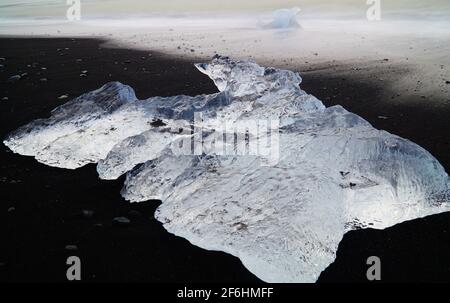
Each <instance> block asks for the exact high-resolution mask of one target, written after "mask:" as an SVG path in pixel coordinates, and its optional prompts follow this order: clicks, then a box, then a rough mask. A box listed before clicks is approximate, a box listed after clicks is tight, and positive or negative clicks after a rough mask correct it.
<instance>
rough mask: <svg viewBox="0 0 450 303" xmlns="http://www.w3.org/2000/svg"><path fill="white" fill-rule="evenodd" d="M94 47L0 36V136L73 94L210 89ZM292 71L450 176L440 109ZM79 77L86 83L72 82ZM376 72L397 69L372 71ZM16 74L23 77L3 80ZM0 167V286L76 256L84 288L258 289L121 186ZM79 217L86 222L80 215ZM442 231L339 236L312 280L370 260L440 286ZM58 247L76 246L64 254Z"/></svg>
mask: <svg viewBox="0 0 450 303" xmlns="http://www.w3.org/2000/svg"><path fill="white" fill-rule="evenodd" d="M101 42H102V41H100V40H94V39H79V38H76V39H44V38H42V39H37V38H33V39H32V38H9V37H5V38H1V39H0V57H4V58H5V59H6V60H5V61H3V62H0V64H2V65H3V67H2V68H0V99H2V98H4V97H7V98H8V100H2V101H0V136H1V137H2V138H4V137H5V136H6V135H7V134H8V132H10V131H12V130H14V129H16V128H17V127H19V126H21V125H23V124H25V123H27V122H29V121H31V120H33V119H36V118H39V117H45V116H47V115H48V113H49V111H50V110H52V109H53V108H54V107H56V106H58V105H60V104H62V103H64V102H66V101H67V100H68V99H66V100H59V99H58V97H59V96H61V95H64V94H67V95H69V98H71V97H76V96H78V95H80V94H82V93H84V92H87V91H90V90H93V89H95V88H98V87H100V86H101V85H103V84H104V83H106V82H108V81H110V80H117V81H121V82H123V83H125V84H129V85H131V86H132V87H133V88H134V89H135V91H136V94H137V96H138V97H140V98H145V97H150V96H156V95H159V96H170V95H177V94H188V95H197V94H201V93H212V92H214V91H215V87H214V85H213V83H212V82H211V81H210V80H209V79H207V78H206V77H205V76H204V75H202V74H200V73H199V72H197V71H196V70H195V68H194V67H193V66H192V62H188V61H181V60H177V59H174V58H170V57H167V56H163V55H161V54H158V53H155V52H147V51H136V50H130V49H106V48H102V47H101ZM66 48H67V49H66ZM79 59H81V60H79ZM43 67H44V68H45V69H43ZM299 68H300V69H301V70H303V71H305V72H303V73H302V76H303V78H304V82H303V84H302V88H303V89H305V90H306V91H308V92H310V93H312V94H314V95H316V96H317V97H318V98H319V99H321V100H324V102H325V103H326V104H327V105H333V104H341V105H343V106H344V107H346V108H347V109H349V110H350V111H353V112H355V113H357V114H359V115H361V116H362V117H364V118H366V119H367V120H368V121H370V122H371V123H372V124H373V125H374V126H375V127H377V128H382V129H385V130H387V131H390V132H392V133H395V134H397V135H400V136H402V137H405V138H408V139H411V140H412V141H414V142H416V143H418V144H420V145H422V146H423V147H425V148H426V149H427V150H429V151H430V152H431V153H432V154H433V155H435V156H436V157H437V158H438V160H440V162H441V163H442V164H443V165H444V166H445V167H446V170H447V171H450V156H449V153H448V151H449V147H450V139H449V132H450V122H449V120H450V119H449V118H450V104H448V103H447V104H444V105H442V106H438V107H435V106H423V104H424V103H423V102H420V101H421V99H423V97H421V96H409V97H408V98H412V99H411V102H408V103H406V102H392V101H389V100H386V98H380V96H382V95H383V96H384V95H386V94H394V95H395V94H396V92H386V90H385V89H384V88H383V87H377V86H374V85H370V83H371V82H370V81H368V79H367V78H365V77H362V76H361V75H362V74H363V73H359V74H355V73H353V72H351V71H352V69H351V68H350V67H348V72H346V69H345V67H344V69H343V71H342V70H341V72H340V73H331V72H330V71H329V70H322V69H317V70H315V69H314V67H311V66H302V67H299ZM83 70H87V71H88V72H87V77H80V73H81V71H83ZM306 70H308V71H306ZM376 72H377V73H394V75H395V72H396V71H395V70H383V69H382V67H380V70H378V71H376ZM397 72H398V70H397ZM22 73H27V74H28V75H26V76H24V77H23V78H22V79H21V80H19V81H16V82H8V81H7V79H8V78H9V77H10V76H12V75H16V74H22ZM42 78H46V79H47V81H41V80H40V79H42ZM343 78H345V80H343ZM336 88H338V90H337V89H336ZM414 98H417V100H416V99H414ZM394 101H395V100H394ZM405 104H409V105H405ZM378 116H386V117H389V118H388V119H379V118H378ZM0 167H1V173H0V201H1V202H0V203H1V204H0V239H1V249H0V281H66V268H67V266H66V264H65V262H66V258H67V257H68V256H70V255H77V256H79V257H80V259H81V262H82V279H83V280H84V281H140V282H173V281H176V282H258V281H259V280H258V279H257V278H256V277H255V276H254V275H252V274H251V273H249V272H248V271H247V270H246V269H245V268H244V267H243V266H242V264H241V263H240V261H239V260H238V259H237V258H234V257H232V256H229V255H227V254H224V253H221V252H211V251H206V250H203V249H200V248H198V247H195V246H193V245H191V244H190V243H189V242H188V241H187V240H185V239H182V238H179V237H175V236H173V235H171V234H169V233H168V232H166V231H165V230H164V228H163V227H162V226H161V224H160V223H159V222H157V221H156V220H155V219H154V218H153V212H154V209H155V208H156V207H157V206H158V204H159V202H158V201H150V202H145V203H140V204H128V203H126V202H125V201H124V200H123V199H122V198H121V196H120V189H121V187H122V184H123V179H119V180H116V181H102V180H99V179H98V177H97V173H96V171H95V166H94V165H89V166H87V167H84V168H81V169H78V170H75V171H70V170H63V169H56V168H51V167H47V166H44V165H42V164H39V163H37V162H36V161H35V160H34V159H33V158H30V157H23V156H20V155H15V154H13V153H11V152H9V151H8V149H7V148H6V147H5V146H4V145H3V144H2V145H1V146H0ZM83 210H92V211H94V215H93V216H92V218H85V217H83V216H82V215H80V213H81V212H82V211H83ZM131 210H135V211H137V212H134V213H130V211H131ZM116 216H126V217H129V218H130V219H131V224H130V225H129V226H127V227H115V226H113V225H112V219H113V218H114V217H116ZM449 233H450V213H446V214H441V215H435V216H431V217H427V218H425V219H419V220H414V221H410V222H405V223H403V224H399V225H396V226H394V227H392V228H389V229H386V230H383V231H379V230H358V231H353V232H350V233H348V234H347V235H345V237H344V240H343V241H342V242H341V245H340V249H339V251H338V257H337V259H336V262H335V263H334V264H332V265H331V266H330V267H329V268H328V269H327V270H325V271H324V272H323V273H322V275H321V277H320V279H319V281H323V282H330V281H333V282H338V281H367V280H366V277H365V274H366V268H367V265H366V264H365V263H366V259H367V257H368V256H372V255H376V256H379V257H380V258H381V261H382V281H450V234H449ZM66 245H76V246H77V248H78V249H77V250H76V251H68V250H66V249H65V246H66Z"/></svg>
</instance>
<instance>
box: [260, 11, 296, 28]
mask: <svg viewBox="0 0 450 303" xmlns="http://www.w3.org/2000/svg"><path fill="white" fill-rule="evenodd" d="M299 12H300V8H298V7H293V8H282V9H278V10H276V11H274V12H273V13H272V18H273V19H272V21H271V22H270V23H268V24H266V25H264V27H265V28H274V29H288V28H300V27H301V26H300V24H299V23H298V21H297V14H298V13H299Z"/></svg>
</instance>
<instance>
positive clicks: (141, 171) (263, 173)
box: [4, 56, 450, 282]
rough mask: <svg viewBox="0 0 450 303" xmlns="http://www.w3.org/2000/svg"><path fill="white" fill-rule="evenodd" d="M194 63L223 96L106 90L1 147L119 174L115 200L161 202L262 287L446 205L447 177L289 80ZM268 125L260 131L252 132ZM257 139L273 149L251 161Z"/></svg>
mask: <svg viewBox="0 0 450 303" xmlns="http://www.w3.org/2000/svg"><path fill="white" fill-rule="evenodd" d="M196 67H197V68H198V69H199V70H200V71H201V72H203V73H204V74H206V75H208V76H209V77H210V78H211V79H212V80H213V81H214V83H215V84H216V86H217V88H218V89H219V93H216V94H212V95H201V96H196V97H189V96H174V97H168V98H161V97H152V98H149V99H146V100H137V98H136V97H135V94H134V92H133V90H132V89H131V88H130V87H128V86H126V85H123V84H120V83H118V82H112V83H108V84H106V85H105V86H103V87H102V88H100V89H98V90H96V91H93V92H90V93H87V94H84V95H82V96H80V97H78V98H76V99H74V100H72V101H70V102H68V103H66V104H65V105H63V106H60V107H58V108H56V109H55V110H54V111H53V112H52V114H51V117H50V118H48V119H40V120H36V121H33V122H31V123H30V124H28V125H26V126H24V127H22V128H19V129H18V130H17V131H15V132H13V133H12V134H11V135H10V136H9V137H8V138H7V139H6V140H5V142H4V143H5V144H6V145H7V146H9V147H10V148H11V149H12V150H13V151H15V152H17V153H20V154H24V155H33V156H35V157H36V159H37V160H38V161H40V162H43V163H46V164H48V165H52V166H57V167H64V168H77V167H80V166H83V165H85V164H87V163H98V166H97V170H98V172H99V175H100V177H101V178H104V179H115V178H117V177H119V176H120V175H122V174H125V173H126V174H127V175H126V181H125V186H124V188H123V190H122V195H123V197H125V198H126V199H127V200H129V201H133V202H139V201H145V200H149V199H161V200H162V202H163V203H162V204H161V206H160V207H159V208H158V209H157V211H156V214H155V216H156V218H157V219H158V220H159V221H161V222H162V223H163V225H164V227H165V228H166V229H167V230H168V231H170V232H172V233H174V234H176V235H179V236H182V237H185V238H186V239H188V240H189V241H190V242H191V243H193V244H195V245H197V246H200V247H203V248H205V249H211V250H221V251H225V252H228V253H230V254H233V255H235V256H237V257H239V258H240V259H241V261H242V262H243V264H244V265H245V266H246V267H247V268H248V269H249V270H250V271H252V272H253V273H255V274H256V275H257V276H258V277H260V278H261V279H263V280H265V281H270V282H313V281H315V280H316V279H317V278H318V276H319V275H320V273H321V271H322V270H324V269H325V268H326V267H327V266H328V265H329V264H330V263H332V262H333V260H334V258H335V254H336V250H337V246H338V244H339V241H340V240H341V238H342V236H343V235H344V234H345V232H347V231H349V230H351V229H354V228H356V227H361V226H362V227H365V226H370V227H372V228H386V227H388V226H391V225H393V224H396V223H399V222H402V221H405V220H410V219H414V218H418V217H423V216H426V215H430V214H434V213H439V212H443V211H448V210H450V207H449V203H448V202H449V194H450V181H449V177H448V175H447V173H446V172H445V171H444V169H443V167H442V166H441V165H440V164H439V162H438V161H437V160H436V159H435V158H434V157H433V156H432V155H431V154H429V153H428V152H427V151H426V150H424V149H423V148H421V147H420V146H418V145H416V144H414V143H413V142H411V141H409V140H407V139H403V138H400V137H397V136H395V135H392V134H390V133H387V132H385V131H380V130H377V129H375V128H373V127H372V126H371V125H370V124H369V123H368V122H367V121H365V120H364V119H363V118H361V117H359V116H357V115H355V114H353V113H350V112H348V111H346V110H345V109H344V108H342V107H341V106H332V107H329V108H325V106H324V105H323V104H322V102H320V100H318V99H317V98H315V97H314V96H311V95H308V94H307V93H306V92H304V91H302V90H301V89H300V87H299V85H300V83H301V77H300V76H299V75H298V74H297V73H294V72H292V71H287V70H279V69H275V68H264V67H261V66H259V65H257V64H256V63H254V62H250V61H234V60H231V59H229V58H227V57H219V56H217V57H215V58H214V59H213V60H212V61H211V62H210V63H208V64H197V65H196ZM197 113H201V116H200V119H199V118H198V116H197ZM274 120H275V121H277V123H268V124H264V128H263V129H264V131H262V132H261V128H260V127H259V126H260V124H258V123H256V122H260V121H274ZM255 121H256V122H255ZM224 125H226V127H224ZM242 125H244V126H246V127H243V128H242V127H240V126H242ZM251 125H253V126H255V125H256V126H258V125H259V126H258V127H250V126H251ZM198 128H200V129H201V132H198V131H197V129H198ZM223 138H228V139H226V140H221V139H223ZM239 138H241V139H242V138H243V140H241V141H242V142H243V143H244V144H243V146H244V147H245V148H244V151H246V152H244V153H241V154H240V153H238V152H236V150H238V149H239V144H241V143H242V142H241V141H240V140H239ZM255 138H257V139H258V140H262V141H264V142H266V143H268V145H271V147H272V148H273V145H274V144H276V145H277V146H276V147H277V148H276V149H270V148H269V149H268V151H269V152H270V153H268V154H264V153H263V152H261V151H264V146H259V145H258V151H260V153H251V152H248V151H249V146H251V144H252V142H253V141H252V140H253V139H255ZM258 142H259V141H258ZM198 143H200V149H199V146H198V145H196V144H198ZM269 143H270V144H269ZM241 147H242V146H241ZM225 151H232V152H225ZM266 151H267V150H266ZM274 156H276V159H275V160H276V161H269V162H268V161H267V157H269V158H270V157H272V158H273V157H274ZM272 160H274V159H272Z"/></svg>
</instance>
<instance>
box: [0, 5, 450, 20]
mask: <svg viewBox="0 0 450 303" xmlns="http://www.w3.org/2000/svg"><path fill="white" fill-rule="evenodd" d="M80 1H81V9H82V14H83V16H84V17H99V16H101V17H110V18H114V17H121V16H124V15H128V16H136V15H140V16H142V15H146V16H151V15H155V14H156V15H180V14H181V15H184V14H188V15H189V14H209V13H237V12H241V13H249V12H261V11H271V10H274V9H278V8H285V7H299V8H301V10H302V14H304V15H306V16H308V15H318V16H321V17H324V16H330V15H331V16H337V15H340V16H345V15H353V16H355V15H364V14H365V11H366V10H367V8H368V6H369V5H368V4H367V3H366V0H340V1H336V0H319V1H314V0H303V1H298V0H280V1H275V0H259V1H241V0H227V1H223V0H208V1H204V0H165V1H146V0H80ZM69 2H70V1H69ZM68 7H69V5H68V4H67V1H66V0H2V1H1V3H0V18H1V19H3V20H7V19H10V18H26V19H29V18H31V19H42V18H64V17H65V15H66V11H67V8H68ZM381 8H382V12H383V13H384V14H386V15H391V16H397V17H399V16H400V17H408V18H429V17H439V18H446V19H449V18H450V1H448V0H431V1H422V0H382V1H381Z"/></svg>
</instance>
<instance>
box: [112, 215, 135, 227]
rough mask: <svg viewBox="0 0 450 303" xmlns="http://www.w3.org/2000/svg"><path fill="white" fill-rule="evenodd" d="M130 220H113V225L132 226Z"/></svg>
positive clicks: (118, 218)
mask: <svg viewBox="0 0 450 303" xmlns="http://www.w3.org/2000/svg"><path fill="white" fill-rule="evenodd" d="M130 222H131V221H130V219H128V218H127V217H115V218H114V219H113V220H112V223H113V225H116V226H127V225H129V224H130Z"/></svg>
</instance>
